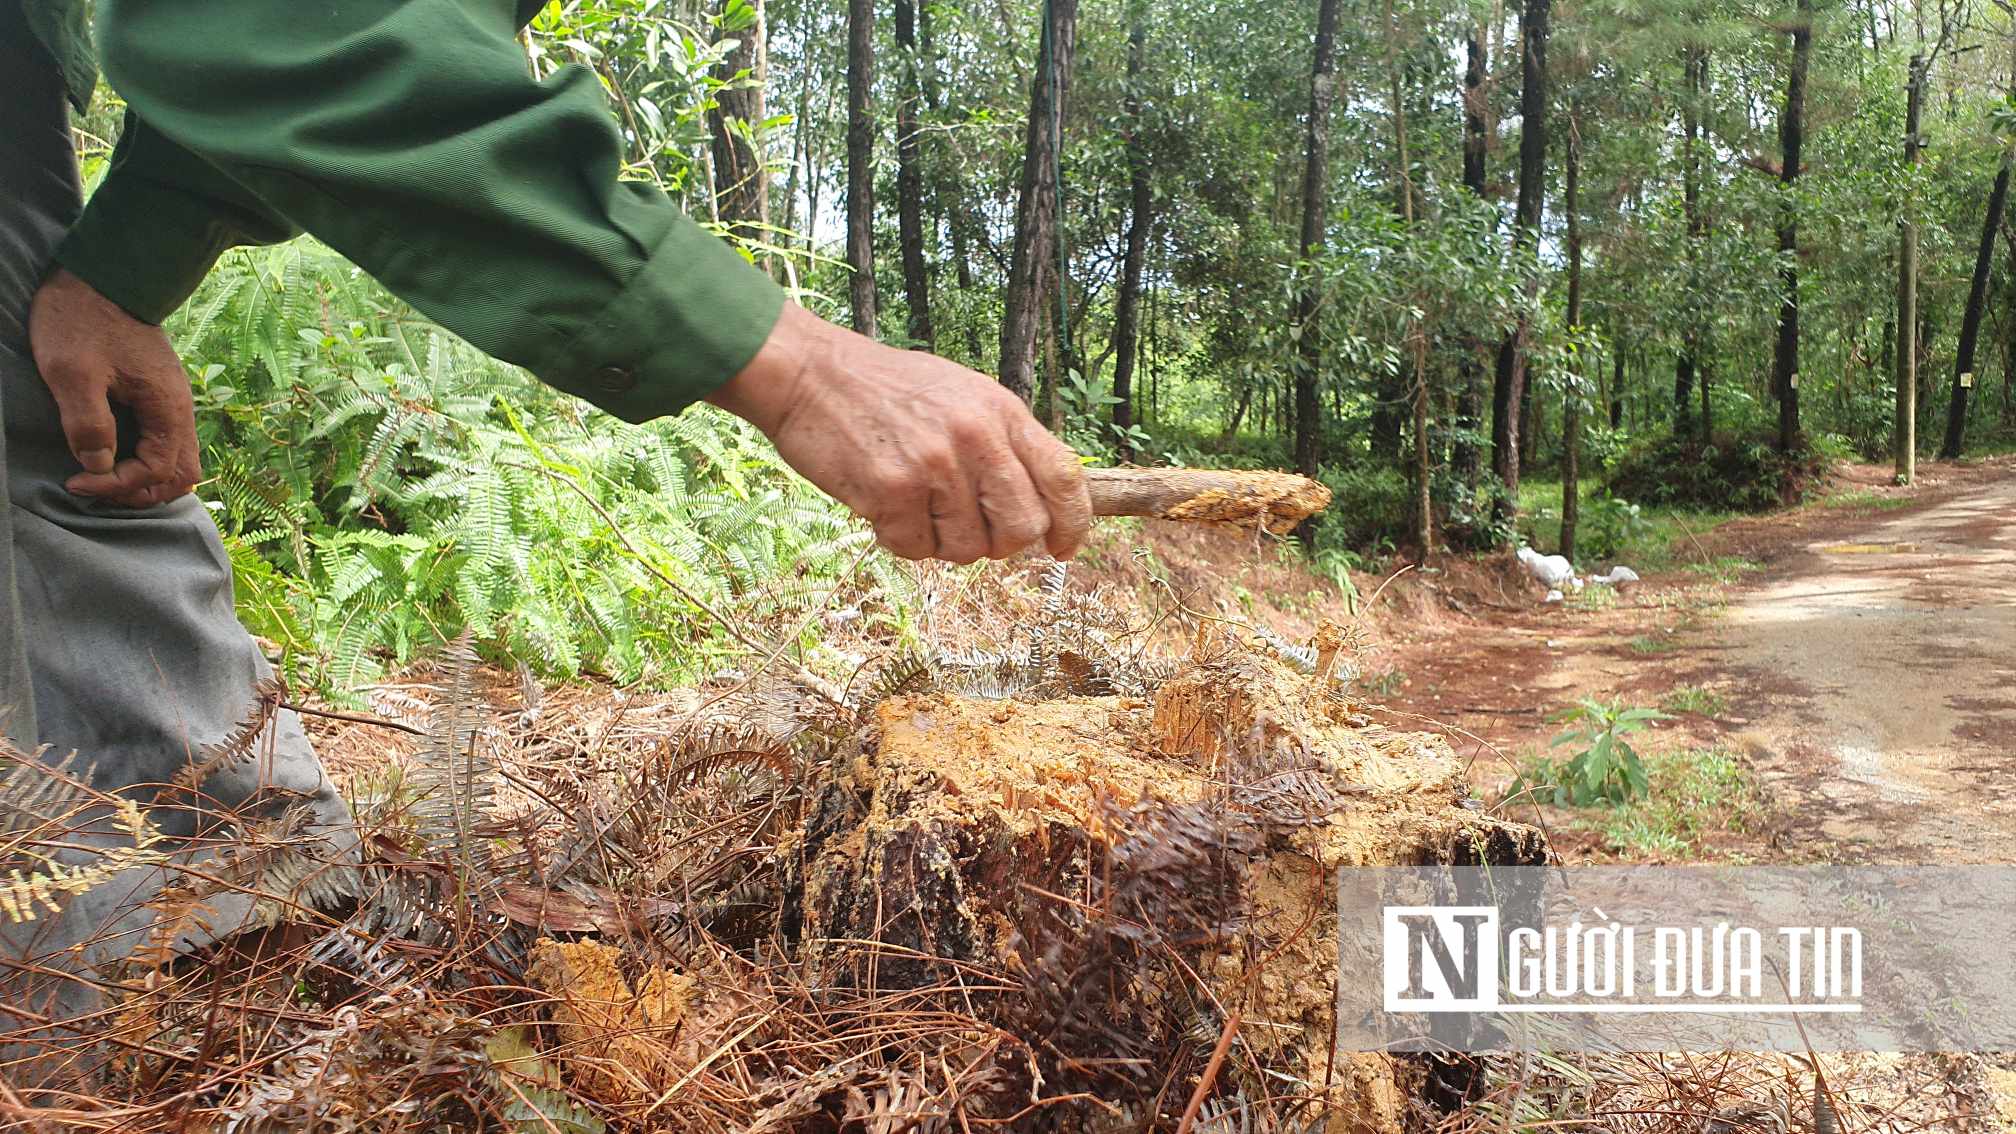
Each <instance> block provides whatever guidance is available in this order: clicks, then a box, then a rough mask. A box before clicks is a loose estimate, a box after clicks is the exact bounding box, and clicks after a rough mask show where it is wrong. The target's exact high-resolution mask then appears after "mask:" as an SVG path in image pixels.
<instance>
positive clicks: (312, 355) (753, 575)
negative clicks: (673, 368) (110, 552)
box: [171, 242, 905, 694]
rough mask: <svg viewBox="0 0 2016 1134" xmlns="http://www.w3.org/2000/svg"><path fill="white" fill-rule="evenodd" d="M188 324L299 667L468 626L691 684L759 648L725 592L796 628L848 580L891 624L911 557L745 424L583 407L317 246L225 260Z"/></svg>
mask: <svg viewBox="0 0 2016 1134" xmlns="http://www.w3.org/2000/svg"><path fill="white" fill-rule="evenodd" d="M171 329H172V330H173V331H174V332H175V333H176V337H177V340H178V342H179V343H180V344H181V348H182V350H183V352H184V356H185V358H186V360H187V361H188V362H189V364H190V366H191V368H192V369H193V370H195V372H196V375H197V379H196V383H195V389H196V397H197V401H198V405H199V408H200V411H201V412H200V413H199V420H200V422H201V428H202V441H203V447H204V460H205V467H206V468H207V469H208V470H209V472H210V479H209V480H208V481H207V482H206V484H205V485H204V486H203V490H202V491H203V492H204V494H205V496H206V498H207V499H208V500H209V501H210V503H211V507H212V509H213V510H214V511H215V513H216V516H217V520H218V524H219V527H220V528H221V529H222V531H223V532H224V535H225V537H226V542H227V545H228V546H229V547H230V550H231V556H232V562H233V566H234V569H235V572H236V576H237V584H238V590H239V602H240V609H241V613H242V615H243V617H244V619H245V621H246V622H247V624H248V625H249V626H250V627H251V628H252V629H253V630H254V632H255V633H258V634H261V635H263V636H265V637H267V638H269V639H271V640H272V641H273V642H274V643H275V644H277V645H278V646H279V647H280V648H281V651H282V653H283V655H284V659H285V660H284V666H285V669H286V671H287V673H288V674H289V676H290V678H291V679H292V680H295V681H296V682H304V681H311V680H313V681H319V682H320V683H322V684H324V685H325V687H326V688H327V689H328V690H329V691H330V692H333V693H337V694H342V693H344V692H346V691H348V690H351V689H354V688H356V687H357V686H359V685H362V684H366V683H368V682H370V681H372V680H374V679H375V678H376V677H377V676H378V675H379V674H381V673H382V672H384V671H385V669H386V668H387V667H388V666H394V665H398V664H402V663H404V662H407V661H410V660H411V659H413V658H414V657H415V656H417V655H419V654H420V653H422V652H424V651H426V650H429V649H432V648H435V647H438V646H440V645H441V644H443V643H445V642H448V641H451V640H452V639H454V638H455V637H456V636H457V635H459V634H460V633H462V631H463V630H465V629H468V630H472V631H474V632H475V633H476V635H477V636H478V638H479V640H480V642H481V643H482V645H483V647H484V649H485V650H486V651H488V652H490V653H492V654H493V655H495V656H499V657H504V658H508V659H511V660H515V661H522V662H525V663H527V664H529V665H530V666H532V667H533V668H534V669H535V670H536V671H538V672H540V673H542V674H546V675H549V676H553V677H571V676H574V675H577V674H582V673H598V674H603V675H606V676H608V677H611V678H613V679H615V680H617V681H622V682H637V681H648V682H654V683H666V682H676V681H685V680H692V679H695V678H698V677H702V676H705V675H706V674H708V673H711V672H713V671H715V670H717V669H720V668H724V667H726V666H727V665H729V664H730V660H731V659H732V658H733V657H734V656H735V655H737V654H739V653H741V652H743V647H742V646H740V645H739V644H738V643H737V642H735V641H734V640H733V639H732V636H731V635H730V634H729V633H728V632H727V630H726V628H725V627H723V626H722V625H721V624H720V623H719V622H718V621H716V620H715V617H714V614H710V613H708V611H712V612H715V614H719V615H720V616H722V617H724V618H726V619H729V620H731V621H736V622H738V623H739V622H746V623H747V624H749V625H750V626H755V627H782V628H785V629H788V624H793V623H795V622H797V621H800V620H802V619H803V617H804V613H805V611H806V609H807V608H808V606H809V605H810V604H812V603H814V602H816V601H817V600H818V599H819V598H821V597H823V596H824V594H825V593H826V592H827V591H828V590H830V589H832V588H834V587H836V586H840V587H848V586H854V587H858V588H859V589H862V590H866V591H873V592H877V593H879V594H881V595H883V596H885V599H884V600H883V601H879V602H877V603H871V604H870V612H871V615H872V617H873V618H874V619H875V620H879V621H880V622H882V623H883V624H884V626H885V628H886V629H889V630H896V629H900V626H901V624H902V619H903V615H902V614H901V612H900V610H899V609H898V608H897V607H896V606H895V605H892V604H890V603H889V602H887V601H886V596H888V595H896V594H901V593H903V591H904V587H905V582H904V576H903V575H902V573H901V572H900V571H898V570H896V569H895V567H894V566H893V564H892V563H890V562H889V561H887V560H885V559H882V558H880V557H879V556H875V555H872V554H869V553H868V544H869V538H870V537H869V535H868V533H867V532H866V531H865V530H863V529H862V528H860V527H859V526H858V525H856V524H854V523H852V522H851V521H850V519H849V517H848V516H847V515H846V513H845V512H844V511H843V510H842V509H840V508H839V506H838V505H836V504H834V503H832V502H831V501H830V500H828V499H827V498H826V497H825V496H823V495H822V494H820V493H818V492H817V491H816V490H814V489H812V488H811V487H810V486H809V485H807V484H806V483H804V482H803V481H802V480H800V479H798V478H797V477H795V476H793V475H792V474H790V473H789V472H788V471H787V470H785V469H783V467H782V466H781V465H780V464H779V463H778V462H777V460H776V457H775V454H774V453H773V452H772V451H771V450H770V449H769V447H768V445H767V443H766V442H764V441H763V440H762V438H761V437H760V436H759V435H758V434H757V433H756V432H755V431H754V430H753V429H751V428H750V427H748V426H747V425H744V424H742V423H741V422H739V421H735V420H733V419H730V418H728V417H727V416H726V415H723V414H718V413H715V412H713V411H711V410H695V411H691V412H689V413H687V414H685V415H683V416H680V417H675V418H670V419H666V420H664V421H660V422H656V423H653V424H651V425H649V426H642V427H638V426H629V425H625V424H623V423H621V422H618V421H615V420H614V419H611V418H608V417H605V416H603V415H601V414H598V413H594V412H592V411H589V410H587V409H585V408H584V407H582V406H580V405H578V404H577V403H573V402H571V401H568V400H566V399H564V398H562V397H561V396H560V395H557V394H555V393H552V392H550V391H548V390H546V389H545V388H544V387H542V386H540V385H538V384H537V383H535V382H533V381H532V380H531V379H530V378H529V377H528V376H526V375H524V374H522V373H520V372H518V371H516V370H514V369H512V368H510V367H507V366H503V365H501V364H498V363H495V362H492V361H490V360H488V359H485V358H483V357H482V356H481V355H479V354H477V353H476V352H475V351H473V350H471V349H470V348H468V347H467V346H465V345H463V344H462V343H460V342H459V341H457V340H456V339H454V338H453V337H452V336H450V335H448V334H446V333H445V332H443V331H441V330H440V329H438V328H436V327H433V326H431V325H429V324H427V323H425V322H424V321H422V320H421V319H419V318H418V317H417V316H415V315H414V314H413V313H412V312H411V311H409V310H406V309H405V308H403V307H402V306H400V305H399V304H398V303H396V302H395V301H393V300H391V299H390V298H389V297H387V296H385V295H384V294H383V293H382V292H380V291H379V290H378V289H377V288H376V287H375V286H374V285H372V284H371V283H370V282H369V281H368V280H366V279H364V278H363V277H361V276H360V275H359V274H358V273H357V272H356V271H355V270H354V269H351V268H350V267H348V266H347V265H346V264H344V263H343V262H342V261H341V260H340V259H338V258H337V257H336V256H335V255H334V254H332V253H330V252H328V251H327V250H325V249H323V248H321V247H319V246H317V245H314V244H311V243H305V242H303V243H297V244H294V245H290V246H286V247H282V248H278V249H271V250H262V251H253V252H243V253H236V254H233V255H232V256H230V257H227V259H226V261H225V263H224V264H223V265H222V266H220V267H219V269H218V270H217V271H216V272H215V273H213V275H212V276H211V278H210V280H209V281H208V282H207V283H206V284H205V285H204V288H203V290H202V291H200V292H199V293H198V295H197V297H196V299H195V300H194V301H193V302H192V303H191V304H190V305H189V307H188V308H186V309H185V311H184V312H183V314H181V315H180V316H178V317H177V319H176V321H175V322H174V323H173V324H172V325H171ZM857 565H858V568H859V570H858V573H855V574H850V571H852V570H853V569H854V568H855V567H856V566H857ZM661 574H662V575H663V576H665V577H666V578H669V579H670V580H672V581H673V583H675V584H676V587H677V588H678V589H675V588H674V586H669V585H667V583H666V582H665V581H664V579H661V578H660V575H661ZM680 590H683V591H684V592H685V594H683V595H682V594H681V593H679V591H680ZM703 607H704V608H705V609H703Z"/></svg>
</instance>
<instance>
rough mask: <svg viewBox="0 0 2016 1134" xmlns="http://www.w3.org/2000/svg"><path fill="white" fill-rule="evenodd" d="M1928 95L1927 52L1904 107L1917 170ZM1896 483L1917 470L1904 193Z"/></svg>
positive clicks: (1913, 292) (1912, 253)
mask: <svg viewBox="0 0 2016 1134" xmlns="http://www.w3.org/2000/svg"><path fill="white" fill-rule="evenodd" d="M1924 100H1925V57H1924V56H1922V55H1913V56H1912V57H1911V69H1910V78H1909V79H1908V80H1907V86H1906V99H1905V111H1904V167H1905V172H1906V174H1907V176H1916V174H1917V170H1918V147H1919V138H1918V122H1919V113H1920V111H1921V109H1922V104H1923V103H1924ZM1895 444H1896V453H1895V456H1896V458H1897V466H1896V468H1897V483H1898V484H1910V483H1911V482H1912V480H1914V479H1915V478H1916V477H1917V475H1918V219H1917V214H1916V213H1915V211H1914V210H1913V202H1912V199H1911V193H1910V192H1908V191H1907V192H1906V193H1905V194H1904V220H1903V226H1902V230H1901V231H1900V232H1899V234H1898V242H1897V424H1896V431H1895Z"/></svg>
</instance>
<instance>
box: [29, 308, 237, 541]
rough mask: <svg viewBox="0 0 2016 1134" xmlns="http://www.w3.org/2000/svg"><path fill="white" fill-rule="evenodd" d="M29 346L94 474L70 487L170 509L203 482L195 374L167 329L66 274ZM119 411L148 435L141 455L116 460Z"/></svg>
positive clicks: (37, 319)
mask: <svg viewBox="0 0 2016 1134" xmlns="http://www.w3.org/2000/svg"><path fill="white" fill-rule="evenodd" d="M28 344H29V347H30V349H32V350H33V351H34V354H35V366H36V368H37V369H39V370H40V371H41V372H42V381H43V382H44V383H45V384H46V385H47V386H48V387H49V393H50V394H51V395H53V396H54V397H55V399H56V412H57V413H58V414H59V415H60V416H61V418H62V421H63V436H64V439H65V440H66V441H68V442H69V444H70V452H71V454H72V455H73V456H75V457H76V458H77V463H78V464H80V465H82V466H84V471H83V472H81V473H79V474H77V475H76V476H73V477H71V478H70V479H69V480H68V481H66V482H65V484H64V487H66V488H68V489H69V490H70V491H71V492H74V493H76V494H78V495H79V496H95V497H98V498H100V499H102V500H105V501H108V502H110V503H113V504H118V505H120V506H122V507H127V508H146V507H149V506H151V505H155V504H165V503H167V502H168V501H170V500H174V499H177V498H179V497H181V496H182V495H184V494H186V493H187V492H188V491H189V490H190V489H192V488H194V487H195V485H196V480H197V478H198V477H199V476H201V475H202V467H201V463H200V460H199V457H198V451H197V445H196V407H195V403H194V401H193V400H192V398H191V397H190V393H189V375H188V373H187V372H185V371H184V370H183V369H182V360H181V359H180V358H178V357H176V354H175V348H174V347H173V346H170V345H169V343H168V336H167V335H166V334H164V333H163V332H162V330H161V328H159V327H155V326H151V325H149V324H147V323H142V322H140V321H139V320H138V319H135V318H133V317H132V316H131V315H128V314H126V312H125V311H123V310H122V309H120V307H119V305H118V304H116V303H113V302H112V301H111V300H109V299H106V298H105V297H104V296H102V295H100V294H98V291H97V289H95V288H93V287H92V286H91V285H90V284H88V283H85V282H84V281H83V280H81V279H78V278H77V277H76V276H74V275H71V274H70V273H69V272H67V271H65V270H63V269H61V268H58V269H57V270H56V271H55V273H54V274H52V275H51V276H50V277H49V278H48V279H47V280H45V281H44V282H43V284H42V287H41V289H40V290H38V291H36V293H35V299H34V303H33V305H32V306H31V307H30V308H29V311H28ZM115 402H116V403H118V404H119V405H123V406H125V407H126V408H128V409H130V410H131V411H133V415H134V417H135V418H136V419H137V420H138V422H139V426H140V440H139V444H138V445H137V446H136V447H135V450H134V454H133V456H131V457H128V458H127V459H125V460H123V461H115V456H116V454H117V452H118V448H119V428H118V424H117V422H116V421H114V419H113V416H112V405H113V403H115Z"/></svg>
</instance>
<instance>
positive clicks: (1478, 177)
mask: <svg viewBox="0 0 2016 1134" xmlns="http://www.w3.org/2000/svg"><path fill="white" fill-rule="evenodd" d="M1488 72H1489V60H1488V59H1487V57H1486V55H1485V45H1484V28H1483V25H1482V24H1481V23H1477V22H1472V23H1471V25H1470V36H1469V42H1468V44H1467V45H1466V46H1465V63H1464V67H1463V186H1464V188H1466V189H1468V190H1469V191H1470V192H1472V193H1474V194H1476V195H1477V198H1478V199H1479V200H1482V199H1484V195H1485V182H1484V177H1485V168H1484V160H1485V156H1486V153H1487V146H1488V138H1487V135H1486V133H1485V120H1484V111H1485V106H1484V97H1485V92H1484V82H1485V79H1486V77H1487V75H1488ZM1460 377H1461V381H1462V386H1461V389H1460V390H1459V391H1458V393H1457V395H1456V429H1457V436H1456V443H1455V445H1454V447H1453V452H1452V453H1451V456H1450V463H1451V464H1452V465H1453V466H1455V470H1456V475H1457V476H1459V477H1461V478H1463V482H1464V483H1465V484H1467V485H1469V486H1470V487H1471V488H1473V489H1474V488H1476V487H1477V476H1478V472H1479V464H1480V462H1479V461H1478V459H1477V458H1478V447H1477V442H1476V439H1475V438H1476V434H1477V430H1478V427H1479V426H1481V425H1482V424H1483V423H1482V421H1481V420H1480V419H1479V417H1478V411H1479V410H1480V409H1481V408H1482V402H1483V389H1482V387H1483V377H1484V370H1483V367H1482V366H1481V365H1480V364H1479V362H1478V359H1477V357H1476V351H1475V350H1465V351H1464V355H1463V362H1462V369H1461V372H1460Z"/></svg>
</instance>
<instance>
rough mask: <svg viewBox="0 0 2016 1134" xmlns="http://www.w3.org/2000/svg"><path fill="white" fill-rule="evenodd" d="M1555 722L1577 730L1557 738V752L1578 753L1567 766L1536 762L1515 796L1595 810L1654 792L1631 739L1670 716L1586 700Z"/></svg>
mask: <svg viewBox="0 0 2016 1134" xmlns="http://www.w3.org/2000/svg"><path fill="white" fill-rule="evenodd" d="M1554 719H1555V720H1556V721H1557V722H1560V723H1564V724H1569V725H1572V726H1573V727H1572V728H1569V729H1567V730H1566V731H1564V732H1562V733H1561V735H1559V736H1557V737H1555V738H1554V741H1553V745H1554V747H1557V748H1558V747H1561V746H1563V745H1575V746H1577V748H1578V750H1577V751H1576V753H1575V754H1574V755H1573V756H1571V757H1569V758H1568V759H1567V760H1566V761H1563V762H1558V763H1557V762H1555V761H1553V760H1550V759H1548V758H1546V757H1540V758H1538V759H1536V760H1534V761H1533V762H1531V763H1530V764H1529V765H1528V766H1527V767H1526V769H1525V770H1524V771H1522V772H1520V774H1519V778H1518V780H1517V781H1515V782H1514V784H1513V786H1512V791H1513V793H1514V794H1518V793H1521V792H1531V793H1533V794H1534V795H1537V796H1538V797H1540V799H1541V800H1543V801H1544V802H1548V803H1552V804H1554V805H1555V806H1557V807H1566V806H1574V807H1590V806H1594V805H1598V804H1617V803H1625V802H1628V801H1630V800H1633V799H1638V798H1640V797H1642V796H1644V795H1645V794H1646V792H1647V791H1648V790H1650V787H1651V781H1650V780H1649V779H1648V778H1647V776H1646V772H1645V764H1644V761H1642V760H1641V759H1640V758H1639V756H1638V751H1637V749H1635V748H1633V747H1632V745H1631V742H1630V741H1629V740H1628V739H1627V738H1628V737H1629V736H1631V734H1633V733H1636V732H1638V731H1640V730H1642V729H1645V728H1647V727H1649V726H1650V725H1651V723H1652V722H1653V721H1659V720H1664V719H1666V714H1665V713H1662V712H1660V711H1659V710H1657V709H1642V708H1631V707H1627V706H1626V705H1625V704H1624V703H1623V702H1622V701H1598V700H1596V699H1594V698H1585V699H1583V700H1582V701H1581V702H1579V703H1578V704H1576V705H1575V707H1573V708H1571V709H1567V710H1565V711H1563V712H1561V713H1560V714H1558V715H1556V716H1555V718H1554Z"/></svg>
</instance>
